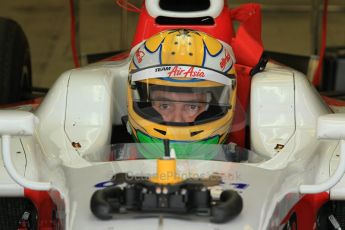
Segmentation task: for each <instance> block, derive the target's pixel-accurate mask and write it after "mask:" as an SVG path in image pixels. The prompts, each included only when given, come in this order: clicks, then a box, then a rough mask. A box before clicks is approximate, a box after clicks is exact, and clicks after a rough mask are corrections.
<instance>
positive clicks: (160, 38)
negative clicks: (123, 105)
mask: <svg viewBox="0 0 345 230" xmlns="http://www.w3.org/2000/svg"><path fill="white" fill-rule="evenodd" d="M234 63H235V58H234V54H233V51H232V48H231V47H230V46H229V45H228V44H226V43H224V42H222V41H219V40H217V39H215V38H213V37H211V36H209V35H207V34H206V33H203V32H199V31H194V30H185V29H181V30H168V31H163V32H161V33H159V34H156V35H155V36H153V37H151V38H149V39H148V40H146V41H145V42H144V43H143V44H142V45H141V46H140V47H139V48H138V49H137V50H136V52H135V54H134V56H133V59H132V61H131V63H130V70H129V79H128V97H127V98H128V124H129V127H130V130H131V134H132V135H133V136H134V138H135V140H136V141H137V142H144V143H157V144H162V143H163V141H164V140H169V141H170V145H171V147H172V148H175V150H176V153H177V154H180V157H181V156H182V155H183V154H188V153H186V145H188V144H190V143H201V144H202V143H209V144H218V143H224V141H225V140H226V137H227V135H228V134H229V132H230V125H231V122H232V119H233V116H234V108H235V102H236V73H235V69H234ZM162 148H163V147H162ZM162 148H161V149H162ZM158 152H159V151H158ZM157 154H161V153H157Z"/></svg>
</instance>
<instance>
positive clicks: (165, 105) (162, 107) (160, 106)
mask: <svg viewBox="0 0 345 230" xmlns="http://www.w3.org/2000/svg"><path fill="white" fill-rule="evenodd" d="M159 108H160V109H162V110H167V109H169V108H170V104H167V103H162V104H159Z"/></svg>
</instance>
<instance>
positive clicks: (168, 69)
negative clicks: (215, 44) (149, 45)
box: [131, 65, 232, 86]
mask: <svg viewBox="0 0 345 230" xmlns="http://www.w3.org/2000/svg"><path fill="white" fill-rule="evenodd" d="M131 75H132V81H141V80H146V79H151V78H166V77H168V78H193V79H200V80H208V81H214V82H218V83H220V84H223V85H228V86H230V85H232V78H231V76H227V75H225V74H223V73H220V72H217V71H214V70H212V69H206V68H200V67H196V66H181V65H180V66H177V65H164V66H159V67H158V66H156V67H151V68H147V69H142V70H139V71H137V72H134V73H132V74H131Z"/></svg>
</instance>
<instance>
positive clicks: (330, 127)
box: [299, 113, 345, 194]
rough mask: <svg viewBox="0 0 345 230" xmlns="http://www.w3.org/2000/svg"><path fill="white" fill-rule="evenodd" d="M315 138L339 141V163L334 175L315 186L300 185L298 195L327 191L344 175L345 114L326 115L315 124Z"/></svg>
mask: <svg viewBox="0 0 345 230" xmlns="http://www.w3.org/2000/svg"><path fill="white" fill-rule="evenodd" d="M317 137H318V138H319V139H325V140H327V139H328V140H340V162H339V165H338V168H337V169H336V171H335V172H334V174H333V175H332V176H331V177H330V178H329V179H328V180H326V181H325V182H323V183H321V184H317V185H301V186H300V188H299V191H300V193H308V194H310V193H311V194H315V193H320V192H324V191H327V190H329V189H330V188H332V187H333V186H334V185H336V184H337V183H338V182H339V180H340V179H341V178H342V177H343V175H344V173H345V114H343V113H337V114H326V115H323V116H320V117H319V119H318V122H317Z"/></svg>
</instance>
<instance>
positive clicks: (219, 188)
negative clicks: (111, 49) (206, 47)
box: [0, 0, 345, 230]
mask: <svg viewBox="0 0 345 230" xmlns="http://www.w3.org/2000/svg"><path fill="white" fill-rule="evenodd" d="M171 2H173V3H174V1H164V0H160V1H159V0H152V1H145V3H144V4H143V6H142V8H141V14H140V18H139V23H138V27H137V31H136V34H135V37H134V40H133V44H132V49H131V51H130V52H125V53H121V54H118V55H116V56H113V57H110V58H108V59H105V60H102V61H100V62H97V63H94V64H91V65H87V66H84V67H81V68H76V69H72V70H68V71H66V72H64V73H63V74H62V75H61V76H60V77H59V78H58V80H57V81H56V82H55V83H54V85H53V86H52V88H51V89H50V90H49V92H48V94H47V95H46V96H45V97H44V99H43V101H42V102H41V103H40V104H39V106H38V107H37V108H36V107H32V106H31V107H30V106H25V107H17V109H14V108H13V107H9V108H6V109H3V110H1V111H0V135H1V155H2V164H1V168H0V194H1V201H2V202H3V204H4V205H6V207H8V212H11V210H12V209H15V210H21V213H19V215H18V220H16V221H15V222H13V221H12V222H10V221H8V222H5V221H4V222H5V224H7V225H5V224H3V225H2V226H4V228H5V229H139V228H140V229H150V230H151V229H177V228H188V229H219V230H221V229H247V230H249V229H341V228H344V227H345V222H344V220H345V206H344V205H345V204H344V200H345V179H343V174H344V172H345V155H344V154H345V141H344V140H345V115H344V114H341V113H334V112H333V111H332V109H330V107H329V106H328V105H327V104H326V103H325V101H324V100H323V98H322V97H321V96H320V95H319V93H318V92H317V91H316V90H315V88H314V87H313V86H312V85H311V83H310V82H309V81H308V79H307V78H306V76H305V75H304V74H302V73H301V72H298V71H296V70H294V69H292V68H290V67H287V66H284V65H281V64H279V63H276V62H274V61H271V60H268V58H267V57H266V56H265V55H263V50H264V49H263V46H262V42H261V31H260V28H261V20H260V17H261V14H260V7H259V6H258V5H256V4H245V5H242V6H240V7H238V8H235V9H230V8H229V7H228V5H227V1H218V0H205V1H200V2H198V4H193V3H195V2H194V1H188V0H185V1H183V3H182V1H176V2H179V3H180V4H185V5H184V7H177V6H176V4H172V3H171ZM234 21H238V22H239V24H240V25H239V28H238V29H237V31H236V32H235V31H234V29H233V22H234ZM172 29H179V30H182V29H184V30H195V31H202V32H205V33H207V34H210V35H211V36H213V37H215V38H217V39H219V40H221V41H222V42H224V43H227V44H230V45H231V47H232V48H233V51H234V54H235V57H236V64H234V67H235V68H236V72H237V83H236V84H237V91H238V93H237V97H238V98H237V101H238V103H237V104H236V108H235V114H234V120H233V125H232V131H231V133H230V138H229V140H231V142H230V143H227V144H214V143H213V144H212V143H211V144H207V145H205V144H202V145H201V144H200V143H185V144H184V145H183V147H182V148H179V149H177V148H176V149H173V148H172V149H171V148H170V147H169V146H170V145H172V144H169V142H166V141H162V142H161V148H156V147H153V148H151V147H152V145H155V144H156V143H128V142H129V139H128V138H127V136H126V135H127V130H128V126H127V124H128V123H126V122H124V119H123V118H124V117H126V116H127V115H128V113H127V111H128V110H127V84H128V76H129V68H130V63H131V60H132V59H133V57H136V58H137V59H138V58H139V59H140V58H141V56H140V55H142V53H140V52H137V50H138V47H139V46H140V45H142V44H143V43H144V42H145V41H146V40H147V39H149V38H150V37H151V36H153V35H155V34H157V33H159V32H161V31H165V30H172ZM228 61H229V58H228V57H227V54H226V53H224V56H221V57H220V63H219V64H220V65H221V66H222V62H223V63H225V64H227V62H228ZM225 64H224V65H225ZM158 131H159V130H158ZM193 135H194V134H193ZM195 135H196V134H195ZM162 148H163V149H162ZM152 149H153V151H154V152H153V155H152V152H150V154H151V155H150V157H147V156H148V153H147V151H152ZM159 151H162V152H159ZM184 152H188V154H182V153H184ZM158 153H159V154H158ZM162 154H163V155H162ZM159 175H165V177H166V178H169V179H167V180H164V179H162V178H159ZM1 215H2V214H1ZM13 226H14V227H13Z"/></svg>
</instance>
